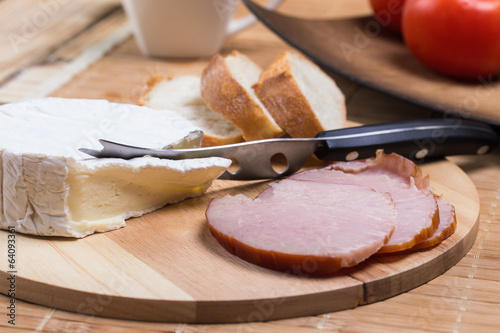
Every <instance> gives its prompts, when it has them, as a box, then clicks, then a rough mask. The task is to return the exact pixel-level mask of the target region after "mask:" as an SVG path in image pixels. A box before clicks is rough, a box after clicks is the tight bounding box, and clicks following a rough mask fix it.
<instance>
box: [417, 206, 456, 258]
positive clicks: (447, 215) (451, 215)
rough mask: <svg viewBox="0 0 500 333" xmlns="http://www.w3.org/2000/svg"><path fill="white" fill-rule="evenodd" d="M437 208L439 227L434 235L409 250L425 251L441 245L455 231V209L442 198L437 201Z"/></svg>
mask: <svg viewBox="0 0 500 333" xmlns="http://www.w3.org/2000/svg"><path fill="white" fill-rule="evenodd" d="M437 203H438V207H439V227H438V228H437V229H436V231H434V234H433V235H432V236H431V237H429V238H428V239H426V240H425V241H423V242H421V243H418V244H417V245H415V246H414V247H413V248H411V250H420V249H426V248H429V247H432V246H435V245H437V244H439V243H441V242H442V241H443V240H445V239H446V238H448V237H450V236H451V235H452V234H453V233H454V232H455V230H456V229H457V217H456V214H455V207H453V206H452V205H450V204H449V203H447V202H446V201H445V200H444V199H443V198H441V197H439V198H438V199H437Z"/></svg>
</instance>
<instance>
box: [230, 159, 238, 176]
mask: <svg viewBox="0 0 500 333" xmlns="http://www.w3.org/2000/svg"><path fill="white" fill-rule="evenodd" d="M230 160H231V161H232V163H231V165H230V166H229V168H228V169H227V171H228V172H230V173H233V174H234V173H236V172H237V171H238V170H239V169H240V163H239V162H238V160H236V159H235V158H232V157H231V158H230Z"/></svg>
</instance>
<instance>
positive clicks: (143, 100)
mask: <svg viewBox="0 0 500 333" xmlns="http://www.w3.org/2000/svg"><path fill="white" fill-rule="evenodd" d="M171 79H172V78H171V77H166V76H163V75H160V74H155V75H153V76H151V77H150V78H149V79H148V81H147V82H146V85H145V86H144V88H143V90H142V94H141V96H139V101H138V102H137V104H138V105H141V106H145V105H146V104H147V102H148V100H149V94H150V93H151V91H152V90H153V89H154V88H155V87H156V86H157V85H158V83H160V82H162V81H166V80H171Z"/></svg>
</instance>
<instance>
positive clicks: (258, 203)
mask: <svg viewBox="0 0 500 333" xmlns="http://www.w3.org/2000/svg"><path fill="white" fill-rule="evenodd" d="M206 217H207V220H208V225H209V229H210V232H211V233H212V235H213V236H214V237H215V238H216V239H217V241H218V242H219V243H220V244H221V245H222V246H224V247H225V248H226V249H227V250H228V251H229V252H231V253H233V254H235V255H237V256H238V257H240V258H242V259H244V260H246V261H249V262H251V263H254V264H257V265H260V266H263V267H267V268H271V269H274V270H280V271H285V272H288V273H294V274H299V275H308V276H325V275H330V274H332V273H333V272H335V271H337V270H339V269H340V268H342V267H350V266H354V265H356V264H358V263H360V262H361V261H363V260H365V259H366V258H368V257H370V256H371V255H373V254H374V253H376V252H377V251H378V250H379V249H380V248H381V247H382V246H383V245H384V244H385V243H386V242H387V240H388V239H389V238H390V236H391V234H392V233H393V231H394V228H395V224H396V219H397V212H396V209H395V206H394V203H393V201H392V199H391V197H390V195H389V194H387V193H380V192H376V191H374V190H373V189H371V188H369V187H365V186H358V185H352V184H336V183H333V184H332V183H323V182H316V181H298V180H289V179H285V180H282V181H280V182H277V183H274V184H272V185H271V186H270V187H269V188H268V189H266V190H265V191H264V192H262V193H261V194H260V195H259V196H258V197H257V198H255V199H254V200H252V199H250V198H248V197H246V196H244V195H241V194H240V195H236V196H225V197H222V198H216V199H213V200H212V201H211V202H210V204H209V206H208V209H207V211H206Z"/></svg>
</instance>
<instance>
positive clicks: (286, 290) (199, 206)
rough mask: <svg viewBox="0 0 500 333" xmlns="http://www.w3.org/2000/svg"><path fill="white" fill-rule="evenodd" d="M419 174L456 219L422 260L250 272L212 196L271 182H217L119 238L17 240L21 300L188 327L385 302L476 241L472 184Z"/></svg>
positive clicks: (435, 173)
mask: <svg viewBox="0 0 500 333" xmlns="http://www.w3.org/2000/svg"><path fill="white" fill-rule="evenodd" d="M423 170H424V173H425V174H429V176H430V178H431V183H432V186H433V187H434V189H435V191H436V193H438V194H439V193H442V194H443V195H444V198H445V199H446V200H447V201H448V202H450V203H452V204H453V205H454V206H455V208H456V212H457V220H458V228H457V231H456V232H455V234H454V235H453V236H452V237H450V238H449V239H447V240H445V241H444V242H443V243H442V244H440V245H438V246H437V247H434V248H432V249H429V250H426V251H420V252H415V253H410V254H400V255H391V256H387V255H386V256H378V257H374V258H371V259H369V260H367V261H366V262H364V263H362V264H360V265H359V266H357V267H355V268H351V269H348V270H344V271H341V272H339V273H338V274H337V275H335V276H333V277H329V278H306V277H299V276H291V275H286V274H283V273H279V272H274V271H271V270H267V269H264V268H261V267H258V266H255V265H252V264H250V263H247V262H245V261H242V260H240V259H239V258H237V257H235V256H233V255H231V254H229V253H228V252H226V251H225V250H224V249H223V248H222V247H221V246H220V245H219V244H218V243H217V242H216V241H215V240H214V238H212V236H211V235H210V232H209V230H208V227H207V223H206V220H205V215H204V213H205V209H206V207H207V204H208V202H209V201H210V199H211V198H213V197H216V196H222V195H224V194H227V193H231V194H236V193H244V194H247V195H249V196H252V197H253V196H255V195H257V193H259V192H260V191H261V190H262V189H263V188H265V187H267V186H268V185H269V182H235V181H222V180H217V181H215V182H214V184H213V186H212V187H211V189H210V191H209V192H208V193H207V194H206V195H204V196H202V197H199V198H195V199H190V200H186V201H184V202H181V203H179V204H176V205H171V206H167V207H165V208H163V209H161V210H159V211H156V212H154V213H151V214H147V215H145V216H143V217H140V218H135V219H131V220H129V221H128V222H127V226H126V227H125V228H123V229H120V230H116V231H112V232H107V233H102V234H95V235H91V236H88V237H87V238H84V239H66V238H45V237H33V236H26V235H21V234H16V255H17V262H16V270H17V275H16V280H15V289H16V297H17V298H18V299H22V300H26V301H30V302H34V303H38V304H42V305H46V306H51V307H55V308H58V309H64V310H69V311H74V312H79V313H85V314H90V315H96V316H105V317H115V318H126V319H134V320H147V321H166V322H186V323H222V322H226V323H227V322H248V321H262V320H273V319H280V318H290V317H298V316H307V315H315V314H321V313H326V312H332V311H337V310H342V309H348V308H354V307H356V306H358V305H361V304H367V303H372V302H376V301H380V300H383V299H386V298H388V297H391V296H394V295H397V294H399V293H402V292H404V291H407V290H409V289H411V288H414V287H417V286H419V285H421V284H423V283H425V282H427V281H429V280H431V279H433V278H435V277H436V276H438V275H440V274H442V273H443V272H445V271H446V270H448V269H449V268H450V267H452V266H453V265H454V264H456V263H457V262H458V261H459V260H460V259H461V258H462V257H463V256H464V255H465V254H466V253H467V252H468V250H469V249H470V248H471V247H472V245H473V243H474V240H475V238H476V235H477V231H478V225H479V223H478V217H479V198H478V194H477V191H476V189H475V187H474V185H473V183H472V182H471V181H470V179H469V178H468V177H467V175H466V174H465V173H464V172H463V171H462V170H460V169H459V168H458V167H457V166H456V165H455V164H453V163H451V162H449V161H447V160H441V161H438V162H433V163H429V164H426V165H424V166H423ZM7 235H8V233H7V232H6V231H2V232H0V248H2V249H4V253H5V258H4V259H2V260H0V270H1V271H0V281H1V282H0V287H1V292H2V293H7V292H8V289H9V281H8V280H7V277H8V276H9V275H10V273H8V272H7V271H8V270H9V269H8V268H7V259H8V258H7V251H6V250H5V249H7Z"/></svg>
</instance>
